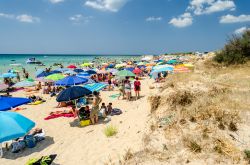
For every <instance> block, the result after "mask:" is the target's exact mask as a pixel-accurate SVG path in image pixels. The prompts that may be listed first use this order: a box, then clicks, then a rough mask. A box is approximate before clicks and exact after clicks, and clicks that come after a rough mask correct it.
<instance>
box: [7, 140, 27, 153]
mask: <svg viewBox="0 0 250 165" xmlns="http://www.w3.org/2000/svg"><path fill="white" fill-rule="evenodd" d="M25 147H26V143H25V141H24V140H22V141H18V142H13V143H11V145H10V148H11V152H12V153H18V152H19V151H21V150H22V149H24V148H25Z"/></svg>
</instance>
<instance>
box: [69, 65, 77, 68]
mask: <svg viewBox="0 0 250 165" xmlns="http://www.w3.org/2000/svg"><path fill="white" fill-rule="evenodd" d="M67 68H69V69H76V68H77V67H76V66H75V65H69V66H67Z"/></svg>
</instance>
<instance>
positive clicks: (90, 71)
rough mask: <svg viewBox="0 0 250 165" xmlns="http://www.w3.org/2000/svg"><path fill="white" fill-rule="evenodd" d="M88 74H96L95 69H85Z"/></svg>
mask: <svg viewBox="0 0 250 165" xmlns="http://www.w3.org/2000/svg"><path fill="white" fill-rule="evenodd" d="M86 72H87V73H88V74H96V71H94V70H87V71H86Z"/></svg>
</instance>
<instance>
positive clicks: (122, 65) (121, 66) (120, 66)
mask: <svg viewBox="0 0 250 165" xmlns="http://www.w3.org/2000/svg"><path fill="white" fill-rule="evenodd" d="M126 65H127V64H125V63H122V64H116V65H115V68H123V67H125V66H126Z"/></svg>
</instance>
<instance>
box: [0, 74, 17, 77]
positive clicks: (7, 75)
mask: <svg viewBox="0 0 250 165" xmlns="http://www.w3.org/2000/svg"><path fill="white" fill-rule="evenodd" d="M16 76H17V75H16V74H14V73H4V74H2V75H1V76H0V77H1V78H14V77H16Z"/></svg>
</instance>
